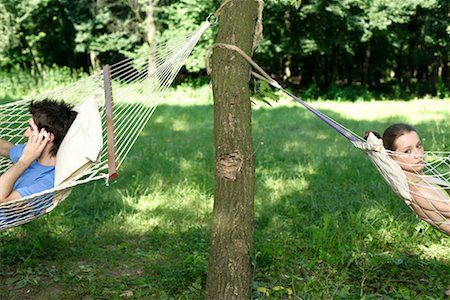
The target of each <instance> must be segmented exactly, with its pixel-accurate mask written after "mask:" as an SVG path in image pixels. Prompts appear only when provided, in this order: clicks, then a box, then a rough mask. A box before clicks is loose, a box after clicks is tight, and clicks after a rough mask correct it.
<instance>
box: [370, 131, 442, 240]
mask: <svg viewBox="0 0 450 300" xmlns="http://www.w3.org/2000/svg"><path fill="white" fill-rule="evenodd" d="M372 133H374V134H375V136H377V137H378V138H380V139H382V141H383V146H384V148H385V149H386V150H387V151H388V153H389V156H390V157H391V158H392V159H393V160H394V161H395V162H397V164H398V165H399V166H400V167H401V169H402V170H403V172H404V173H405V175H406V179H407V182H408V186H409V193H410V195H411V203H410V205H411V208H412V209H413V210H414V211H415V213H416V214H417V215H418V216H419V217H420V218H421V219H422V220H424V221H425V222H427V223H430V224H431V225H434V226H436V227H438V228H439V229H440V230H441V231H443V232H445V233H447V234H450V195H449V192H450V185H449V183H448V182H447V181H446V180H445V179H443V178H440V177H439V174H433V175H429V174H426V172H424V169H425V167H426V164H425V162H424V156H425V152H424V149H423V146H422V143H421V140H420V137H419V135H418V134H417V131H416V130H415V129H414V128H413V127H412V126H410V125H407V124H394V125H391V126H390V127H388V128H387V129H386V130H385V132H384V133H383V136H382V137H381V136H380V135H379V134H377V133H376V132H372ZM366 135H367V133H366Z"/></svg>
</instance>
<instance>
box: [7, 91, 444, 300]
mask: <svg viewBox="0 0 450 300" xmlns="http://www.w3.org/2000/svg"><path fill="white" fill-rule="evenodd" d="M211 103H212V96H211V92H210V90H209V88H208V87H202V88H198V89H196V90H194V89H190V88H185V87H179V88H177V89H173V90H170V91H169V95H168V97H167V99H165V101H163V103H162V105H161V106H160V107H159V108H158V110H157V111H156V113H155V115H154V116H153V118H152V120H151V121H150V123H149V124H148V126H147V127H146V128H145V130H144V132H143V133H142V136H141V137H140V139H139V140H138V141H137V143H136V145H135V147H134V148H133V150H132V151H131V152H130V153H129V156H128V158H127V159H126V160H125V163H124V164H123V166H122V169H121V170H120V176H119V178H118V180H117V181H116V182H112V183H111V184H110V186H105V185H104V184H103V183H102V182H95V183H91V184H86V185H84V186H81V187H79V188H76V189H75V190H74V191H73V192H72V194H71V196H70V197H69V198H68V199H67V200H66V201H65V202H63V203H62V204H61V205H60V206H59V207H57V208H56V209H55V210H54V211H53V212H51V213H50V214H49V215H47V216H45V217H42V218H40V219H38V220H36V221H34V222H31V223H29V224H27V225H24V226H21V227H17V228H14V229H12V230H9V231H6V232H3V233H0V269H1V270H2V272H0V295H1V296H0V298H2V299H3V298H4V299H123V298H127V297H128V298H131V299H202V298H203V293H204V286H205V281H206V275H207V274H206V270H207V259H208V251H209V243H210V224H211V215H212V214H211V213H212V205H213V193H214V175H213V161H214V152H213V151H214V149H213V136H212V127H213V108H212V104H211ZM313 105H314V106H316V107H318V108H320V109H321V110H322V111H323V112H325V113H326V114H328V115H329V116H331V117H333V118H334V119H336V120H337V121H339V122H340V123H342V124H344V125H345V126H347V127H348V128H351V129H352V130H353V131H355V132H356V133H360V134H361V133H362V132H364V131H365V130H367V129H374V130H378V131H382V130H383V129H384V128H385V127H386V126H387V125H388V124H390V123H392V122H395V121H402V122H410V123H412V124H413V125H415V126H416V127H417V129H418V130H419V132H420V134H421V135H422V137H423V140H424V144H425V146H426V148H428V149H435V150H448V149H450V131H449V129H450V128H449V125H448V122H447V120H448V118H449V114H450V113H449V109H448V103H446V102H444V101H437V100H420V101H419V100H417V101H410V102H395V101H390V102H376V101H373V102H355V103H349V102H332V101H328V102H326V101H324V102H317V103H313ZM253 128H254V145H255V151H256V163H257V166H256V199H255V235H254V241H255V242H254V251H253V257H252V261H253V270H254V274H253V278H254V279H253V291H254V298H255V299H263V298H265V299H283V298H288V297H292V298H293V299H300V298H301V299H441V298H444V297H445V292H446V291H447V290H449V289H450V267H449V266H450V240H449V238H448V237H447V236H445V235H443V234H441V233H440V232H438V231H436V230H435V229H433V228H431V227H429V226H428V225H426V224H424V223H423V222H421V221H419V220H418V218H417V217H415V215H414V214H413V213H412V212H411V210H410V209H409V208H408V207H407V206H406V205H405V204H404V203H403V202H402V201H401V200H399V199H398V198H397V197H395V196H394V194H393V193H392V192H391V191H390V190H389V188H388V187H387V185H386V184H385V183H384V182H383V180H382V178H381V176H380V175H379V174H378V173H377V172H376V170H375V168H374V167H372V166H371V164H370V162H369V161H368V160H367V159H366V158H365V157H364V156H363V155H362V153H361V152H359V151H358V150H356V149H355V148H353V147H352V146H351V145H350V143H348V142H347V141H346V140H345V139H344V138H342V137H340V136H339V135H337V134H336V132H334V131H333V130H332V129H330V128H329V127H327V126H326V125H324V124H323V123H322V122H320V121H318V120H317V119H316V118H314V117H313V116H312V115H311V114H310V113H308V112H307V111H305V110H304V109H302V108H301V107H299V106H298V105H296V104H294V103H292V102H290V101H288V100H286V99H283V100H281V101H279V103H273V107H269V106H267V105H265V104H261V105H260V104H257V105H255V106H254V115H253Z"/></svg>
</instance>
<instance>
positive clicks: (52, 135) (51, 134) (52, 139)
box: [48, 132, 55, 143]
mask: <svg viewBox="0 0 450 300" xmlns="http://www.w3.org/2000/svg"><path fill="white" fill-rule="evenodd" d="M48 134H49V135H50V142H52V143H53V141H54V140H55V135H54V134H53V132H49V133H48Z"/></svg>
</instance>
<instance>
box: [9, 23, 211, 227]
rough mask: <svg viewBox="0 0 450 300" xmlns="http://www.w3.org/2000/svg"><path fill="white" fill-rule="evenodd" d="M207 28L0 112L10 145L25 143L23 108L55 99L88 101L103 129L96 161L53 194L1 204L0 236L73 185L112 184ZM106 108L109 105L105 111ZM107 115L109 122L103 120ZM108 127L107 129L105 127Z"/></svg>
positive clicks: (38, 213) (53, 203)
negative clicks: (31, 102) (106, 182)
mask: <svg viewBox="0 0 450 300" xmlns="http://www.w3.org/2000/svg"><path fill="white" fill-rule="evenodd" d="M209 27H210V23H209V22H208V21H207V22H204V23H203V24H202V25H201V26H200V27H199V28H198V29H197V30H196V31H195V32H192V33H188V34H184V35H182V36H178V37H172V38H171V39H170V40H169V41H161V42H155V43H153V45H152V47H151V50H150V52H149V53H146V55H141V56H140V57H137V58H135V59H125V60H123V61H120V62H118V63H116V64H113V65H111V66H106V67H104V68H103V70H102V71H99V72H97V73H95V74H93V75H91V76H89V77H87V78H85V79H82V80H79V81H77V82H74V83H72V84H69V85H66V86H63V87H60V88H57V89H54V90H52V91H49V92H46V93H43V94H40V95H36V96H33V97H32V98H30V99H24V100H21V101H17V102H12V103H8V104H5V105H2V106H0V137H1V138H2V139H5V140H8V141H10V142H11V143H13V144H20V143H26V139H25V138H24V137H23V133H24V131H25V130H26V128H27V126H28V120H29V119H30V117H31V115H30V114H29V112H28V106H29V104H30V101H32V100H33V101H34V100H35V101H39V100H42V99H45V98H52V99H60V100H63V101H64V102H67V103H70V104H73V105H74V106H76V105H79V104H81V103H83V102H84V101H85V100H86V99H88V98H92V97H94V99H95V102H96V103H97V106H98V110H99V113H100V116H101V120H102V128H103V147H102V150H101V153H100V156H99V159H98V161H97V162H95V163H93V164H91V165H90V166H89V168H87V169H86V170H84V171H83V172H81V173H77V174H74V175H73V176H72V177H71V178H69V180H66V181H65V182H64V183H62V184H61V185H58V186H56V187H55V188H54V189H51V190H47V191H43V192H41V193H39V194H35V195H31V196H28V197H24V198H21V199H18V200H14V201H10V202H5V203H1V204H0V231H1V230H5V229H8V228H10V227H13V226H17V225H20V224H23V223H26V222H29V221H31V220H33V219H35V218H37V217H39V216H41V215H44V214H46V213H48V212H50V211H51V210H52V209H53V208H55V207H56V205H58V203H60V202H61V201H63V200H64V199H65V198H66V197H67V196H68V194H69V193H70V191H71V188H72V187H74V186H76V185H79V184H82V183H86V182H90V181H93V180H98V179H105V180H106V181H108V180H109V179H110V178H111V179H113V178H114V177H115V176H116V175H117V173H116V172H117V171H116V170H117V169H119V168H120V166H121V164H122V163H123V161H124V159H125V158H126V156H127V154H128V152H129V151H130V150H131V148H132V146H133V144H134V143H135V141H136V140H137V138H138V136H139V134H140V133H141V131H142V130H143V129H144V127H145V125H146V124H147V122H148V121H149V119H150V118H151V116H152V114H153V112H154V111H155V109H156V107H157V105H158V102H159V100H160V99H161V98H162V97H163V94H164V92H165V91H166V90H167V88H168V87H169V86H170V84H171V83H172V82H173V80H174V79H175V77H176V76H177V74H178V72H179V71H180V69H181V68H182V66H183V65H184V63H185V61H186V59H187V57H188V56H189V54H190V53H191V51H192V49H193V48H194V46H195V45H196V43H197V42H198V40H199V39H200V37H201V35H202V34H203V32H205V31H206V30H207V29H208V28H209ZM108 94H110V95H111V94H112V97H110V98H112V101H111V100H108V98H109V97H108ZM108 103H111V105H110V106H108ZM108 107H110V109H109V111H108ZM111 115H112V118H109V117H108V116H111ZM108 119H109V121H108ZM108 122H109V123H110V124H111V125H107V123H108ZM108 128H109V129H108ZM108 135H111V136H112V137H113V138H112V139H111V138H109V142H108ZM10 166H11V162H10V160H9V159H6V158H1V159H0V173H1V174H2V173H3V172H5V170H6V169H8V168H9V167H10Z"/></svg>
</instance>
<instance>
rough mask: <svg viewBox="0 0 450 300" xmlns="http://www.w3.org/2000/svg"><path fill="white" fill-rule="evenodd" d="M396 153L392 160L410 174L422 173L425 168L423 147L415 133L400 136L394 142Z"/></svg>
mask: <svg viewBox="0 0 450 300" xmlns="http://www.w3.org/2000/svg"><path fill="white" fill-rule="evenodd" d="M394 148H395V153H393V154H392V158H393V159H394V160H395V161H397V163H398V164H399V165H400V167H401V168H402V169H403V170H405V171H408V172H414V173H421V172H422V170H423V168H424V167H425V163H424V162H423V154H424V151H423V147H422V143H421V142H420V138H419V136H418V135H417V133H416V132H415V131H410V132H407V133H405V134H403V135H401V136H399V137H398V138H397V139H396V140H395V142H394Z"/></svg>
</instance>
